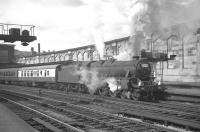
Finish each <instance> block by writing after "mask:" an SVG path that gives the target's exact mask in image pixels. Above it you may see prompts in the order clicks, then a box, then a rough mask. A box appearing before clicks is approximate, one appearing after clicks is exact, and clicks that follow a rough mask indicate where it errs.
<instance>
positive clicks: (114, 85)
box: [105, 77, 121, 92]
mask: <svg viewBox="0 0 200 132" xmlns="http://www.w3.org/2000/svg"><path fill="white" fill-rule="evenodd" d="M105 82H107V83H108V84H109V87H110V90H111V91H112V92H114V91H116V90H118V89H121V86H120V84H119V83H118V82H117V80H116V79H115V78H114V77H112V78H107V79H105Z"/></svg>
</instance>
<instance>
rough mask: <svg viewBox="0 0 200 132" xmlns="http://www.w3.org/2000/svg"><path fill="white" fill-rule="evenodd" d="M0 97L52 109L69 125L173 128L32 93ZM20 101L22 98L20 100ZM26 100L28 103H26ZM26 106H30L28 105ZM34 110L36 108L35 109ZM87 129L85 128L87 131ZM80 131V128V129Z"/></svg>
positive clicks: (128, 130) (139, 131) (123, 130)
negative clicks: (68, 121) (64, 118)
mask: <svg viewBox="0 0 200 132" xmlns="http://www.w3.org/2000/svg"><path fill="white" fill-rule="evenodd" d="M16 96H17V97H20V98H24V99H25V100H23V101H25V102H26V103H19V102H17V101H13V100H14V99H13V97H16ZM1 97H2V98H4V99H5V98H6V100H9V101H10V102H12V103H15V104H17V105H19V104H20V106H21V105H23V107H25V108H28V109H33V108H34V109H37V111H38V109H40V110H41V109H42V111H47V110H48V111H54V112H57V113H59V114H62V115H63V116H67V118H68V119H69V118H70V120H71V121H70V126H79V127H80V126H81V127H82V128H84V129H83V130H85V127H87V128H88V127H89V128H90V129H92V128H93V129H99V130H103V131H112V132H116V131H119V132H157V131H159V132H172V131H174V130H170V129H166V128H163V127H159V126H155V125H153V124H149V123H144V122H139V121H134V120H131V119H127V118H124V117H119V116H116V115H113V114H109V113H105V112H100V111H97V110H93V109H89V108H85V107H82V106H77V105H73V104H70V103H66V102H62V101H57V100H52V99H49V98H44V97H36V96H33V95H27V94H26V95H25V94H22V93H21V94H19V93H18V94H16V93H13V92H5V91H4V92H3V91H1ZM20 102H22V100H20ZM27 102H28V103H27ZM28 106H31V108H30V107H28ZM35 111H36V110H35ZM87 130H88V129H86V131H87ZM80 131H81V130H80Z"/></svg>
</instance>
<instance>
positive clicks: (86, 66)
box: [0, 53, 168, 100]
mask: <svg viewBox="0 0 200 132" xmlns="http://www.w3.org/2000/svg"><path fill="white" fill-rule="evenodd" d="M167 59H168V58H167V56H166V55H165V54H164V56H163V54H160V55H159V58H158V57H157V58H154V57H152V54H147V53H145V54H144V53H143V54H142V55H141V58H138V57H136V58H134V59H133V60H132V61H117V60H114V59H111V60H101V61H91V62H74V61H68V62H65V63H62V64H61V63H60V64H53V65H36V66H26V67H12V68H3V69H0V82H1V83H6V84H19V85H28V86H37V87H39V86H40V87H47V88H54V89H55V88H56V89H62V90H66V91H71V92H72V91H73V92H81V93H93V94H97V95H103V96H114V97H119V98H129V99H134V100H160V99H164V98H165V96H166V93H165V89H164V88H163V87H162V86H161V85H159V83H157V82H156V81H155V76H154V75H153V73H154V68H153V65H154V64H155V63H156V62H158V61H166V60H167ZM110 79H111V80H114V82H112V83H110Z"/></svg>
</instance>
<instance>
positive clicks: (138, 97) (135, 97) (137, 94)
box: [131, 91, 142, 100]
mask: <svg viewBox="0 0 200 132" xmlns="http://www.w3.org/2000/svg"><path fill="white" fill-rule="evenodd" d="M131 98H132V99H133V100H141V98H142V96H141V93H140V92H139V91H134V92H133V93H132V94H131Z"/></svg>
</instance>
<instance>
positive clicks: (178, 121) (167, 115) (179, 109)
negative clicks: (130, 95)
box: [24, 89, 200, 131]
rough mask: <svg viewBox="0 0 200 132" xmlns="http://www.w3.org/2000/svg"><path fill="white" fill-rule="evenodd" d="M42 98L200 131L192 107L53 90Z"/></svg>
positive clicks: (195, 109)
mask: <svg viewBox="0 0 200 132" xmlns="http://www.w3.org/2000/svg"><path fill="white" fill-rule="evenodd" d="M24 91H28V92H30V91H31V92H32V93H37V91H38V90H32V89H31V90H27V89H26V90H25V89H24ZM33 91H34V92H33ZM55 95H57V96H55ZM42 96H47V97H52V98H55V99H57V100H62V101H64V100H65V101H66V99H67V100H71V101H73V100H74V101H75V100H76V101H77V100H86V101H92V103H93V104H95V105H98V106H100V107H106V108H110V109H116V110H118V111H119V113H121V114H123V115H125V116H131V117H136V118H140V119H142V120H146V121H151V122H162V124H165V125H175V126H179V127H184V128H185V129H190V130H194V131H199V130H200V116H199V115H200V107H196V106H192V105H189V106H185V105H181V104H178V103H175V104H172V103H149V102H139V101H131V100H122V99H117V98H107V97H94V96H89V95H87V96H85V95H82V94H74V93H70V94H62V93H59V92H58V91H52V90H50V91H49V90H48V91H46V90H43V92H42Z"/></svg>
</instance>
